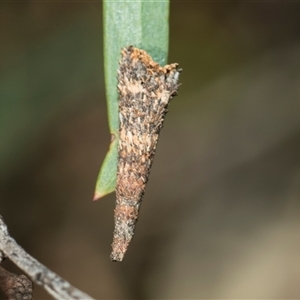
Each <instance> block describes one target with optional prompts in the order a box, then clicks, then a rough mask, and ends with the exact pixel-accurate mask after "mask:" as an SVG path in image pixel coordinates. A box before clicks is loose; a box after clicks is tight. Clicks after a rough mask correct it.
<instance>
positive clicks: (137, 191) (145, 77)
mask: <svg viewBox="0 0 300 300" xmlns="http://www.w3.org/2000/svg"><path fill="white" fill-rule="evenodd" d="M180 71H181V70H180V69H179V68H178V64H176V63H175V64H171V65H166V66H165V67H161V66H160V65H159V64H157V63H156V62H154V61H153V60H152V58H151V56H150V55H149V54H148V53H147V52H146V51H144V50H141V49H138V48H135V47H133V46H129V47H127V48H123V49H122V53H121V60H120V63H119V70H118V91H119V121H120V125H119V135H120V138H119V146H118V169H117V184H116V207H115V210H114V214H115V215H114V220H115V228H114V234H113V243H112V253H111V260H112V261H122V260H123V258H124V255H125V252H126V250H127V248H128V245H129V243H130V241H131V239H132V237H133V235H134V229H135V224H136V222H137V219H138V214H139V208H140V204H141V201H142V197H143V195H144V192H145V187H146V183H147V181H148V177H149V173H150V168H151V165H152V163H153V159H154V155H155V150H156V145H157V141H158V137H159V132H160V130H161V128H162V126H163V122H164V118H165V115H166V113H167V108H168V104H169V102H170V100H171V98H172V97H174V96H175V95H176V94H177V90H178V87H179V84H178V79H179V74H180Z"/></svg>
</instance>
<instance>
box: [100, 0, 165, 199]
mask: <svg viewBox="0 0 300 300" xmlns="http://www.w3.org/2000/svg"><path fill="white" fill-rule="evenodd" d="M103 13H104V67H105V88H106V98H107V108H108V121H109V129H110V133H111V135H112V136H113V137H115V138H114V140H113V142H112V143H111V145H110V149H109V151H108V153H107V155H106V157H105V159H104V162H103V164H102V167H101V170H100V173H99V176H98V179H97V183H96V191H95V198H94V200H97V199H99V198H100V197H103V196H105V195H107V194H109V193H111V192H112V191H113V190H114V189H115V186H116V173H117V160H118V153H117V147H118V137H119V120H118V91H117V69H118V62H119V59H120V54H121V48H123V47H127V46H129V45H133V46H135V47H137V48H140V49H143V50H146V51H147V52H148V53H149V54H150V55H151V56H152V58H153V59H154V60H155V61H156V62H158V63H159V64H160V65H165V64H166V62H167V56H168V42H169V0H163V1H147V0H144V1H143V0H141V1H132V0H122V1H115V0H104V1H103Z"/></svg>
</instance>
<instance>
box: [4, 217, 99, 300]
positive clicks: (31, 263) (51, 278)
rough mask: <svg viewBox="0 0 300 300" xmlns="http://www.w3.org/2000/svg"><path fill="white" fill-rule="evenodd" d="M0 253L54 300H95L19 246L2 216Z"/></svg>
mask: <svg viewBox="0 0 300 300" xmlns="http://www.w3.org/2000/svg"><path fill="white" fill-rule="evenodd" d="M0 251H2V253H1V254H2V255H1V261H2V260H3V257H8V258H9V259H10V260H11V261H12V262H13V263H14V264H15V265H16V266H18V267H19V268H20V269H21V270H23V271H24V272H25V273H26V274H27V275H28V276H29V277H30V278H31V280H32V281H33V282H35V283H36V284H38V285H41V286H42V287H43V288H44V289H45V290H46V291H47V292H48V293H49V294H50V295H51V296H52V297H53V298H54V299H57V300H63V299H65V300H77V299H78V300H79V299H80V300H81V299H85V300H92V299H93V298H91V297H90V296H88V295H87V294H85V293H83V292H81V291H80V290H78V289H76V288H75V287H73V286H72V285H71V284H70V283H69V282H67V281H65V280H64V279H63V278H61V277H60V276H58V275H57V274H55V273H54V272H52V271H51V270H49V269H48V268H47V267H46V266H44V265H43V264H41V263H40V262H38V261H37V260H36V259H35V258H33V257H32V256H31V255H29V254H28V253H27V252H26V251H25V250H24V249H23V248H22V247H21V246H19V245H18V244H17V243H16V241H15V240H14V239H13V238H12V237H11V236H10V234H9V232H8V228H7V226H6V224H5V223H4V220H3V218H2V216H0ZM7 274H9V273H7ZM12 275H13V274H12ZM7 276H8V275H7ZM8 277H9V276H8ZM11 279H13V276H11ZM10 299H11V298H10ZM22 299H24V298H22Z"/></svg>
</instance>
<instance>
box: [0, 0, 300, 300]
mask: <svg viewBox="0 0 300 300" xmlns="http://www.w3.org/2000/svg"><path fill="white" fill-rule="evenodd" d="M171 2H172V3H171V14H170V55H169V62H170V63H173V62H178V63H179V64H180V67H182V68H183V70H184V71H183V73H182V75H181V79H180V81H181V82H182V86H181V87H180V91H179V95H178V96H177V97H176V98H174V100H173V101H172V104H171V106H170V109H169V111H170V112H169V114H168V116H167V118H166V122H165V125H164V129H163V131H162V133H161V137H160V141H159V145H158V149H157V154H156V158H155V162H154V166H153V169H152V172H151V176H150V181H149V184H148V186H147V190H146V194H145V197H144V203H143V205H142V209H141V215H140V219H139V222H138V225H137V229H136V235H135V238H134V240H133V241H132V243H131V245H130V248H129V251H128V253H127V255H126V257H125V261H124V262H123V263H121V264H118V263H111V262H110V260H109V254H110V244H111V241H112V230H113V208H114V200H115V198H114V197H115V196H114V194H111V195H109V196H107V197H105V198H104V199H102V200H100V201H98V202H96V203H93V202H92V197H93V192H94V186H95V181H96V177H97V175H98V171H99V168H100V165H101V163H102V161H103V159H104V156H105V153H106V151H107V148H108V145H109V140H110V136H109V133H108V125H107V116H106V104H105V91H104V80H103V58H102V57H103V47H102V3H101V2H59V1H58V2H55V1H52V2H2V3H1V4H0V22H1V24H0V44H1V47H0V71H1V73H0V104H1V106H0V114H1V119H0V122H1V124H0V130H1V131H0V137H1V147H0V169H1V173H0V174H1V195H0V197H1V202H0V213H1V215H3V216H4V218H5V221H6V222H7V224H8V225H9V228H10V232H11V234H12V235H13V236H14V237H15V238H16V240H17V241H18V242H19V243H20V244H21V245H22V246H23V247H24V248H25V249H26V250H27V251H28V252H29V253H30V254H32V255H33V256H34V257H35V258H37V259H38V260H40V261H41V262H42V263H44V264H45V265H47V266H48V267H49V268H50V269H52V270H53V271H55V272H57V273H58V274H59V275H61V276H62V277H64V278H65V279H67V280H68V281H70V282H71V283H72V284H73V285H75V286H76V287H78V288H80V289H81V290H83V291H84V292H86V293H88V294H90V295H91V296H93V297H95V298H96V299H158V298H160V299H175V298H176V299H189V298H191V299H192V298H193V299H200V298H236V299H241V298H279V299H280V298H281V299H282V298H300V284H299V278H300V260H299V253H300V234H299V232H300V220H299V217H300V207H299V206H300V205H299V204H300V203H299V201H300V200H299V196H300V189H299V184H300V155H299V153H300V118H299V109H300V100H299V96H300V4H299V3H295V2H287V1H286V2H252V3H251V1H250V2H249V1H247V2H243V1H237V2H234V1H231V2H225V1H224V2H222V1H219V2H209V1H207V2H202V1H194V2H188V1H181V2H179V1H171ZM5 266H6V267H7V268H8V269H9V270H16V269H15V268H14V267H13V266H12V265H11V264H10V263H9V262H7V261H6V262H5ZM17 272H19V271H18V270H17ZM35 299H50V296H48V295H47V294H46V293H45V292H44V291H43V290H42V289H40V288H39V287H36V288H35Z"/></svg>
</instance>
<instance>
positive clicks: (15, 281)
mask: <svg viewBox="0 0 300 300" xmlns="http://www.w3.org/2000/svg"><path fill="white" fill-rule="evenodd" d="M0 289H1V291H2V292H3V293H4V295H5V296H6V297H7V299H8V300H31V299H32V292H33V289H32V282H31V281H30V280H29V279H28V278H27V277H26V276H25V275H16V274H13V273H10V272H8V271H7V270H5V269H4V268H2V267H0Z"/></svg>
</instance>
